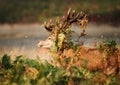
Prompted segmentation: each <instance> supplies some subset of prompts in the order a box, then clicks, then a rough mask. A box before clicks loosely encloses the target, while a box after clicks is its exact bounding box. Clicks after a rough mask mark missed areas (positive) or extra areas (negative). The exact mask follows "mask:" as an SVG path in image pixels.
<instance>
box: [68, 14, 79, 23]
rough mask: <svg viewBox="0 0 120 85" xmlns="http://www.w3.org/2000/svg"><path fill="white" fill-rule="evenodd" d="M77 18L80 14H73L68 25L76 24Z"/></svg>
mask: <svg viewBox="0 0 120 85" xmlns="http://www.w3.org/2000/svg"><path fill="white" fill-rule="evenodd" d="M79 16H80V13H77V14H75V16H74V17H73V19H71V20H70V23H73V22H76V21H77V19H78V17H79Z"/></svg>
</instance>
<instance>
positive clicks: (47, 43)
mask: <svg viewBox="0 0 120 85" xmlns="http://www.w3.org/2000/svg"><path fill="white" fill-rule="evenodd" d="M53 43H54V40H53V37H51V36H50V37H48V38H47V39H45V40H41V41H39V42H38V44H37V46H38V47H41V48H49V49H50V48H51V47H52V46H53Z"/></svg>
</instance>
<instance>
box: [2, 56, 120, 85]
mask: <svg viewBox="0 0 120 85" xmlns="http://www.w3.org/2000/svg"><path fill="white" fill-rule="evenodd" d="M70 78H71V79H70ZM0 84H1V85H119V84H120V82H119V79H118V78H117V77H115V76H112V75H111V76H106V75H104V74H103V73H101V72H90V71H89V70H87V69H85V68H82V67H77V66H71V67H70V70H65V69H63V68H59V67H54V66H53V65H51V64H49V63H47V62H46V63H41V62H40V61H39V60H31V59H25V58H23V56H17V57H16V59H15V60H11V58H10V56H9V55H4V56H3V57H2V58H1V59H0Z"/></svg>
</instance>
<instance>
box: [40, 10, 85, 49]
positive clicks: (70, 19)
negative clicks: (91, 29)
mask: <svg viewBox="0 0 120 85" xmlns="http://www.w3.org/2000/svg"><path fill="white" fill-rule="evenodd" d="M72 23H76V24H78V25H80V26H81V28H82V30H83V32H82V33H81V35H80V36H84V35H85V34H84V33H85V26H86V23H87V17H86V14H84V13H83V12H80V13H79V12H76V11H71V9H69V10H68V12H67V13H66V15H65V16H63V17H62V18H60V19H59V20H58V18H57V19H56V20H55V21H53V20H50V21H48V22H46V23H45V24H44V26H45V29H46V30H47V31H48V32H50V33H51V35H50V37H48V38H47V39H46V40H42V41H39V43H38V47H43V48H51V47H52V46H53V44H54V43H57V46H58V49H59V48H62V46H63V45H62V44H63V42H64V41H65V39H66V38H67V34H68V32H67V30H68V29H69V28H70V26H71V24H72Z"/></svg>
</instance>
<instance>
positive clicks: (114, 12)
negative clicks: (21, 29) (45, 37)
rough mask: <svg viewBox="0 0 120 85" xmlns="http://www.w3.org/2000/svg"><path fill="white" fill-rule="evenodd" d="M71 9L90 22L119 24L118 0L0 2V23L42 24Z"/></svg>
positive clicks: (8, 0) (9, 0) (119, 0)
mask: <svg viewBox="0 0 120 85" xmlns="http://www.w3.org/2000/svg"><path fill="white" fill-rule="evenodd" d="M69 7H71V8H72V9H75V10H77V11H84V12H86V13H88V15H89V21H90V22H101V23H110V24H111V23H113V24H119V23H120V0H0V23H33V22H40V23H42V22H43V21H45V20H46V19H49V18H54V17H56V16H62V15H63V13H65V12H66V10H67V9H68V8H69Z"/></svg>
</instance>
